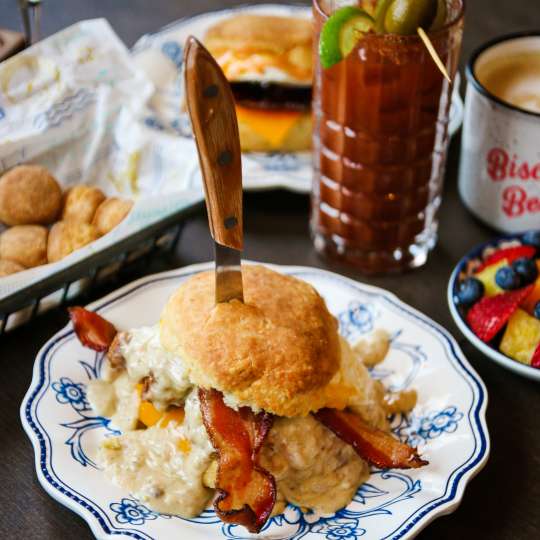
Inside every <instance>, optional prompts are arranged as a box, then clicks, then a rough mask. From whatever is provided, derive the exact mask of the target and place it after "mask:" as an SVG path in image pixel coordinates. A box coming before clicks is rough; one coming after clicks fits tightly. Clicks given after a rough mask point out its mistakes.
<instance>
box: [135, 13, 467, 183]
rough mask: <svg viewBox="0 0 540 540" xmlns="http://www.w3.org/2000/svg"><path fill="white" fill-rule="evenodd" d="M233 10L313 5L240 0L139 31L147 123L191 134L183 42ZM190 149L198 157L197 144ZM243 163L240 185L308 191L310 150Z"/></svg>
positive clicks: (458, 108) (458, 117) (454, 125)
mask: <svg viewBox="0 0 540 540" xmlns="http://www.w3.org/2000/svg"><path fill="white" fill-rule="evenodd" d="M237 11H243V12H249V13H258V14H268V15H282V16H295V17H305V18H310V17H311V9H310V8H306V7H305V6H290V5H289V6H284V5H279V4H260V5H244V6H238V7H235V8H232V9H225V10H222V11H213V12H210V13H204V14H202V15H197V16H194V17H189V18H185V19H181V20H179V21H176V22H173V23H171V24H169V25H167V26H166V27H165V28H163V29H161V30H159V31H158V32H156V33H155V34H147V35H144V36H142V37H141V38H140V39H139V40H138V41H137V43H135V45H134V47H133V50H132V54H133V57H134V59H135V61H136V63H137V64H138V65H139V67H141V68H142V69H143V70H144V71H145V72H146V74H147V75H148V76H149V77H150V79H151V80H152V81H153V82H154V85H155V87H156V93H155V95H154V97H153V99H152V101H151V104H152V108H153V116H151V117H148V118H147V124H148V125H149V126H151V127H155V128H156V129H160V130H168V131H173V132H175V133H177V134H178V135H180V136H182V137H191V128H190V124H189V119H188V116H187V113H185V112H182V108H181V104H182V103H183V99H184V98H183V83H182V73H181V71H182V59H183V46H184V42H185V41H186V39H187V37H188V36H189V35H194V36H195V37H198V38H200V39H202V38H203V36H204V34H205V32H206V29H207V28H208V27H210V26H211V25H213V24H215V23H216V22H217V21H219V20H220V19H223V18H225V17H230V16H231V14H233V13H235V12H237ZM459 81H460V78H459V75H457V76H456V81H455V85H454V88H455V92H454V94H453V96H452V107H451V109H450V124H449V128H448V129H449V133H450V135H451V136H452V135H454V134H455V133H456V132H457V131H458V129H459V128H460V126H461V124H462V122H463V101H462V99H461V97H460V95H459ZM193 152H194V157H195V159H196V156H195V145H193ZM242 165H243V173H244V174H243V181H244V188H245V189H247V190H264V189H274V188H285V189H288V190H291V191H296V192H299V193H309V192H310V191H311V178H312V167H311V154H310V152H295V153H277V152H272V153H245V154H243V156H242ZM196 169H197V170H196V172H194V174H198V168H196ZM194 180H195V179H194ZM196 181H197V182H198V181H199V179H198V178H197V179H196Z"/></svg>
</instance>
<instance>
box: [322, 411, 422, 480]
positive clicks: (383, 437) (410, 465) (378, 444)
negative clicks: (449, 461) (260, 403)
mask: <svg viewBox="0 0 540 540" xmlns="http://www.w3.org/2000/svg"><path fill="white" fill-rule="evenodd" d="M314 416H315V418H316V419H317V420H318V421H319V422H321V423H322V424H323V425H325V426H326V427H327V428H328V429H330V430H331V431H333V432H334V433H335V434H336V435H337V436H338V437H339V438H340V439H342V440H343V441H345V442H346V443H348V444H350V445H351V446H352V447H353V448H354V449H355V450H356V453H357V454H358V455H359V456H360V457H361V458H363V459H365V460H366V461H368V462H369V463H372V464H373V465H376V466H377V467H380V468H381V469H417V468H418V467H423V466H424V465H427V464H428V462H427V461H425V460H423V459H422V458H421V457H420V456H419V455H418V452H417V451H416V449H415V448H411V447H410V446H409V445H407V444H403V443H402V442H400V441H398V440H397V439H395V438H394V437H392V435H390V434H389V433H386V432H385V431H381V430H380V429H375V428H372V427H371V426H369V425H368V424H366V423H365V422H364V421H363V420H362V419H361V418H360V417H359V416H358V415H356V414H353V413H351V412H348V411H338V410H336V409H321V410H320V411H317V412H316V413H314Z"/></svg>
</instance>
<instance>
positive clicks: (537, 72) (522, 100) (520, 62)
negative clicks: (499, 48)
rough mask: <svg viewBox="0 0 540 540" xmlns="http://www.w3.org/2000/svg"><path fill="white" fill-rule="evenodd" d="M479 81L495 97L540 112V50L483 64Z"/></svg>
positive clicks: (508, 55)
mask: <svg viewBox="0 0 540 540" xmlns="http://www.w3.org/2000/svg"><path fill="white" fill-rule="evenodd" d="M475 74H476V77H477V79H478V81H479V82H480V83H481V84H482V85H483V86H484V87H485V88H486V89H487V90H488V91H489V92H490V93H492V94H493V95H494V96H497V97H498V98H499V99H502V100H503V101H505V102H507V103H509V104H511V105H514V106H515V107H519V108H520V109H524V110H526V111H530V112H535V113H540V50H531V51H521V52H517V51H516V52H509V53H508V54H507V55H496V56H493V57H492V58H489V59H487V58H486V60H485V61H483V62H479V63H478V64H477V66H476V70H475Z"/></svg>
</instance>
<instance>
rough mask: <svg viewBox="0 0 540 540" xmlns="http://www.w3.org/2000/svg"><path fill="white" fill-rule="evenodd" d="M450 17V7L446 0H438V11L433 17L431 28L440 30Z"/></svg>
mask: <svg viewBox="0 0 540 540" xmlns="http://www.w3.org/2000/svg"><path fill="white" fill-rule="evenodd" d="M447 17H448V9H447V7H446V0H438V1H437V13H436V15H435V18H434V19H433V23H432V24H431V28H430V30H440V29H441V28H442V27H443V26H444V25H445V23H446V18H447Z"/></svg>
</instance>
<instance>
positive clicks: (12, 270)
mask: <svg viewBox="0 0 540 540" xmlns="http://www.w3.org/2000/svg"><path fill="white" fill-rule="evenodd" d="M23 270H26V268H25V267H24V266H23V265H22V264H19V263H18V262H15V261H10V260H9V259H0V277H6V276H10V275H11V274H16V273H17V272H22V271H23Z"/></svg>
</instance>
